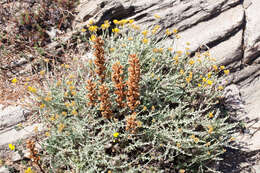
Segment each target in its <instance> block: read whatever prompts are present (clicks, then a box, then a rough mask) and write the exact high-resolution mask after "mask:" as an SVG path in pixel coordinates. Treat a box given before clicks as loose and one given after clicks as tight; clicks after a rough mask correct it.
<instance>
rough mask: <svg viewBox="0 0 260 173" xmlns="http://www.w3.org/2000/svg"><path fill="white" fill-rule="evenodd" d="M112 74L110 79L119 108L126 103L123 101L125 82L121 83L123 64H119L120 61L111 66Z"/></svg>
mask: <svg viewBox="0 0 260 173" xmlns="http://www.w3.org/2000/svg"><path fill="white" fill-rule="evenodd" d="M112 70H113V74H112V81H113V82H114V87H115V88H116V90H115V94H116V95H117V98H116V102H117V104H118V107H119V108H124V107H125V106H126V103H125V102H124V101H123V100H124V99H125V91H124V88H125V84H124V83H123V81H124V78H123V76H122V75H123V66H122V65H120V62H116V63H115V64H113V66H112Z"/></svg>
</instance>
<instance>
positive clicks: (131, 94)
mask: <svg viewBox="0 0 260 173" xmlns="http://www.w3.org/2000/svg"><path fill="white" fill-rule="evenodd" d="M128 62H129V65H130V67H129V68H128V81H127V86H128V90H127V105H128V107H129V108H130V109H131V110H132V111H134V109H135V108H136V107H137V106H138V105H139V104H140V101H139V96H140V93H139V81H140V64H139V59H138V58H137V56H136V55H135V54H132V55H129V60H128Z"/></svg>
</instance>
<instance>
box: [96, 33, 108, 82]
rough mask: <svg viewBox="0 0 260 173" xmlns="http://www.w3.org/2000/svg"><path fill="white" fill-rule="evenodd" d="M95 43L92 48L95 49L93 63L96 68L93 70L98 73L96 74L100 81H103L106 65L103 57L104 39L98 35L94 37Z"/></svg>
mask: <svg viewBox="0 0 260 173" xmlns="http://www.w3.org/2000/svg"><path fill="white" fill-rule="evenodd" d="M95 43H96V44H95V45H94V48H95V49H96V50H95V53H94V55H95V57H96V59H95V61H94V63H95V65H96V70H95V72H96V73H97V74H98V76H99V77H100V82H101V83H103V82H104V80H105V71H106V67H105V57H104V48H103V45H104V41H103V40H102V39H101V38H100V37H98V38H96V39H95Z"/></svg>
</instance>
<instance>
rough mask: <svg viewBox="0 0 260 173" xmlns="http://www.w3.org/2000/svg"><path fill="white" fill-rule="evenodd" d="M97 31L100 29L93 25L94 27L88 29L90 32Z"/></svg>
mask: <svg viewBox="0 0 260 173" xmlns="http://www.w3.org/2000/svg"><path fill="white" fill-rule="evenodd" d="M97 29H98V27H97V26H96V25H93V26H90V27H88V30H89V31H90V32H97Z"/></svg>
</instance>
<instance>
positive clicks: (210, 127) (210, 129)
mask: <svg viewBox="0 0 260 173" xmlns="http://www.w3.org/2000/svg"><path fill="white" fill-rule="evenodd" d="M212 132H213V127H212V126H211V125H209V126H208V133H209V134H211V133H212Z"/></svg>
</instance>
